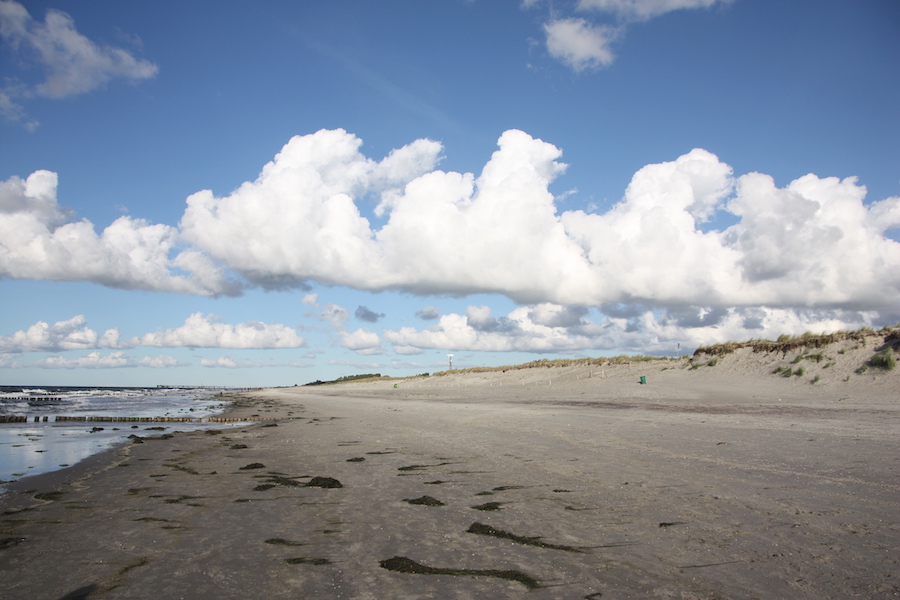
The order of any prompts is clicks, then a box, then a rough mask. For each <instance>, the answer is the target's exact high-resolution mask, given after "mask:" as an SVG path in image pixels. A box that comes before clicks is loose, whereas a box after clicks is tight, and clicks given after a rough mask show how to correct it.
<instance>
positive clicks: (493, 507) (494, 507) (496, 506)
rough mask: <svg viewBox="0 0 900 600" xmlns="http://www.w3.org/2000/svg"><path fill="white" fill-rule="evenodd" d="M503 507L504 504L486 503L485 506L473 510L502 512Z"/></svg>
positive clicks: (475, 507)
mask: <svg viewBox="0 0 900 600" xmlns="http://www.w3.org/2000/svg"><path fill="white" fill-rule="evenodd" d="M502 505H503V503H502V502H485V503H484V504H478V505H476V506H473V507H471V508H474V509H475V510H500V507H501V506H502Z"/></svg>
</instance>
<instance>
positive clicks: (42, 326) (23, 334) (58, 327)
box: [0, 315, 100, 352]
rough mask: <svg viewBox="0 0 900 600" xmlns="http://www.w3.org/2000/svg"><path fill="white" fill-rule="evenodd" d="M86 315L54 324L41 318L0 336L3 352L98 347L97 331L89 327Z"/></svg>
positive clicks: (0, 347)
mask: <svg viewBox="0 0 900 600" xmlns="http://www.w3.org/2000/svg"><path fill="white" fill-rule="evenodd" d="M86 322H87V321H86V319H85V318H84V316H83V315H77V316H75V317H72V318H71V319H68V320H66V321H58V322H56V323H54V324H53V325H50V324H49V323H45V322H44V321H38V322H37V323H35V324H34V325H32V326H31V327H29V328H28V329H26V330H21V331H17V332H15V333H13V334H11V335H4V336H0V352H59V351H62V350H83V349H89V348H96V347H97V346H98V342H99V340H100V338H99V336H98V335H97V332H95V331H94V330H92V329H90V328H88V327H87V326H86V325H85V323H86Z"/></svg>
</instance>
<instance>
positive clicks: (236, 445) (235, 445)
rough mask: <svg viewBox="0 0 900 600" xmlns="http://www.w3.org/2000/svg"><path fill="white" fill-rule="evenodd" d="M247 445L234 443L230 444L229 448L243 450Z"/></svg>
mask: <svg viewBox="0 0 900 600" xmlns="http://www.w3.org/2000/svg"><path fill="white" fill-rule="evenodd" d="M247 447H248V446H247V444H234V445H232V446H231V449H232V450H243V449H244V448H247Z"/></svg>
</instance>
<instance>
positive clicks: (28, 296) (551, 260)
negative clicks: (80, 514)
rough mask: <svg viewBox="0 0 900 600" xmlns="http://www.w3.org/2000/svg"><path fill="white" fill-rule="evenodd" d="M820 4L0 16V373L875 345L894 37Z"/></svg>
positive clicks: (883, 267)
mask: <svg viewBox="0 0 900 600" xmlns="http://www.w3.org/2000/svg"><path fill="white" fill-rule="evenodd" d="M825 3H826V5H825V6H823V5H822V3H821V2H820V1H819V0H816V1H813V0H798V2H796V3H783V2H777V1H776V0H752V1H751V0H563V1H562V2H553V3H550V2H544V1H543V0H525V1H523V2H521V3H515V4H509V3H486V2H475V3H473V2H467V1H466V0H458V1H457V0H451V1H450V2H447V3H441V4H440V5H436V4H434V3H404V2H395V1H393V0H391V1H387V2H383V3H368V2H363V1H362V0H349V2H348V3H339V4H340V6H338V5H337V4H333V3H290V2H280V1H276V2H273V3H267V4H265V5H262V6H261V7H260V9H259V10H254V11H246V10H245V8H246V7H244V6H243V5H242V4H241V3H237V2H233V1H232V0H223V2H222V3H220V5H218V6H219V8H220V10H217V11H216V12H215V14H211V13H210V11H209V10H208V7H207V6H206V5H205V3H202V2H198V1H197V0H185V2H184V3H182V4H181V5H180V11H181V12H180V18H179V19H178V20H173V19H171V18H169V16H168V15H165V14H164V13H163V12H162V11H160V10H159V9H158V8H156V7H155V6H153V5H152V3H151V4H148V5H146V6H145V5H141V4H135V3H120V4H115V5H108V6H105V7H104V9H103V10H100V9H99V8H98V7H96V6H93V5H91V4H90V3H85V4H77V3H76V4H72V3H70V4H67V5H65V6H62V5H57V3H54V2H53V0H36V1H35V2H33V3H29V4H28V6H27V8H26V7H25V5H24V4H22V3H19V2H16V1H14V0H0V44H2V53H0V76H2V83H0V117H2V121H0V127H2V131H0V136H2V139H3V143H2V144H0V165H3V169H2V170H0V294H2V297H3V298H4V311H3V312H2V314H0V382H3V381H6V382H22V381H26V380H33V381H35V382H37V381H38V380H40V381H56V382H59V383H68V382H76V381H80V382H92V383H93V384H102V383H105V382H106V381H105V379H104V378H106V377H110V378H113V379H115V381H117V382H120V383H123V384H127V383H137V382H138V381H140V382H144V383H160V382H166V383H172V382H178V383H188V382H195V383H196V382H207V383H209V382H210V377H211V375H213V376H214V377H219V378H221V382H222V383H234V384H237V385H257V384H259V385H264V384H276V383H278V384H293V383H298V382H301V383H302V382H305V381H312V380H315V379H328V378H332V377H337V376H341V375H346V374H348V372H353V371H354V370H356V371H364V372H379V371H381V372H385V373H389V374H415V373H421V372H425V371H434V370H440V369H443V368H445V367H446V354H447V353H455V356H454V365H455V366H463V367H464V366H472V365H478V364H510V363H513V362H517V361H525V360H531V359H533V358H534V356H533V355H534V354H541V355H554V354H566V355H584V354H587V355H591V354H593V355H596V354H598V353H615V354H618V353H620V352H647V353H656V354H674V353H676V352H689V351H691V350H692V349H693V348H694V347H696V346H697V345H700V344H709V343H715V342H719V341H724V340H727V339H742V338H749V337H756V338H760V337H777V336H778V335H780V334H782V333H794V334H797V333H802V332H804V331H807V330H812V331H825V330H833V329H841V328H855V327H860V326H880V325H885V324H893V323H895V322H896V321H897V320H898V319H900V300H898V298H900V242H898V238H900V182H898V181H897V176H896V164H897V160H898V159H900V135H898V132H900V109H898V106H900V83H898V82H897V80H896V76H895V68H894V66H893V64H892V63H891V61H889V60H886V58H885V57H888V56H896V55H898V53H900V42H898V38H897V36H896V35H895V33H896V32H895V31H893V30H892V29H891V27H890V26H889V25H888V24H889V23H892V22H893V23H895V22H897V21H896V19H897V18H900V12H898V9H897V8H896V7H892V6H889V5H888V3H883V4H882V3H844V2H839V1H838V0H825ZM61 9H64V10H65V11H66V12H63V10H61ZM238 29H239V30H240V31H241V32H242V35H241V38H240V39H241V41H240V43H234V39H233V38H231V39H229V37H228V36H225V37H223V36H221V35H220V34H217V33H216V32H221V31H229V30H238ZM763 40H764V43H763ZM143 56H146V58H144V57H143ZM38 120H40V122H41V126H40V127H37V123H38ZM279 148H280V150H279ZM148 348H152V349H156V350H160V351H162V350H161V349H165V350H164V352H165V354H158V355H145V354H144V353H143V352H142V350H146V349H148ZM151 354H152V353H151ZM107 374H108V375H107Z"/></svg>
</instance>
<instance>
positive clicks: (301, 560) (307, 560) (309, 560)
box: [284, 556, 331, 566]
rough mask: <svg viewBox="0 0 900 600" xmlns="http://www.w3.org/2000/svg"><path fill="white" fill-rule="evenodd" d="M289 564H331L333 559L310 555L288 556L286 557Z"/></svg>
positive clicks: (285, 560)
mask: <svg viewBox="0 0 900 600" xmlns="http://www.w3.org/2000/svg"><path fill="white" fill-rule="evenodd" d="M284 562H286V563H287V564H289V565H316V566H321V565H330V564H331V561H330V560H328V559H327V558H319V557H309V556H301V557H298V558H286V559H284Z"/></svg>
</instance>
